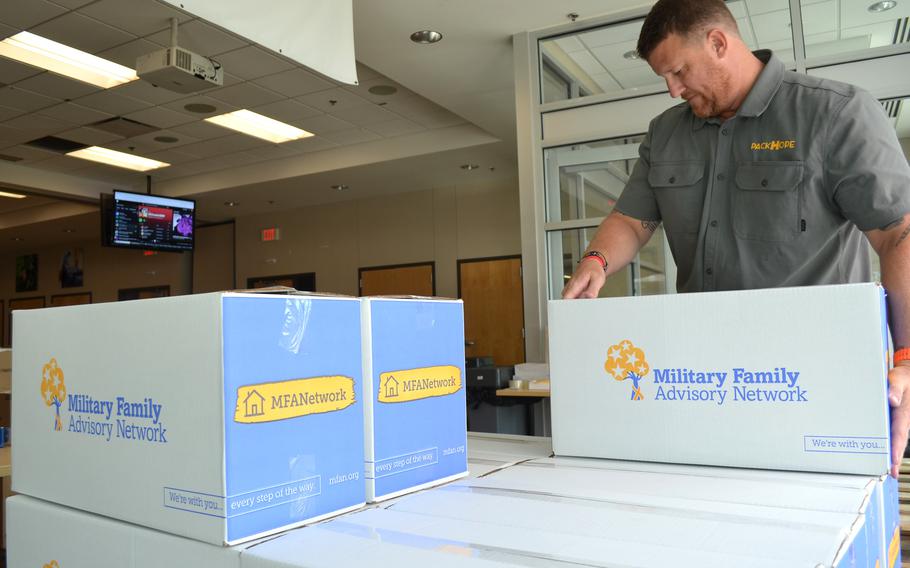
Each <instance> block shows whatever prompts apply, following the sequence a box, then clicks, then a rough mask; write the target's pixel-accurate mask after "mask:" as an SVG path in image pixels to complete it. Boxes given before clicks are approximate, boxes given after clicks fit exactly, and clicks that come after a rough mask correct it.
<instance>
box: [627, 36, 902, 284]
mask: <svg viewBox="0 0 910 568" xmlns="http://www.w3.org/2000/svg"><path fill="white" fill-rule="evenodd" d="M756 56H757V57H759V59H761V60H762V61H763V62H764V63H765V66H764V69H763V71H762V72H761V74H760V76H759V78H758V80H757V81H756V83H755V85H754V86H753V87H752V90H751V91H750V92H749V95H748V96H747V97H746V100H745V101H744V102H743V104H742V106H741V107H740V108H739V110H738V112H737V113H736V115H735V116H733V117H732V118H730V119H728V120H726V121H722V120H719V119H713V118H709V119H702V118H699V117H697V116H695V115H694V114H693V113H692V111H691V109H690V108H689V106H688V103H683V104H680V105H677V106H675V107H673V108H671V109H669V110H667V111H666V112H664V113H662V114H661V115H659V116H658V117H657V118H655V119H654V120H653V121H652V122H651V125H650V128H649V130H648V135H647V136H646V138H645V140H644V142H642V144H641V149H640V159H639V160H638V163H637V164H636V166H635V168H634V170H633V172H632V175H631V177H630V180H629V183H628V184H627V186H626V189H625V190H624V191H623V194H622V195H621V197H620V199H619V201H618V203H617V204H616V209H617V210H618V211H619V212H621V213H623V214H625V215H628V216H630V217H634V218H636V219H641V220H648V221H662V222H663V224H664V230H665V231H666V234H667V238H668V240H669V243H670V249H671V251H672V253H673V257H674V260H675V261H676V264H677V276H678V277H677V289H678V290H679V291H681V292H696V291H710V290H731V289H748V288H769V287H776V286H805V285H814V284H836V283H847V282H861V281H867V280H869V278H870V277H871V275H870V266H869V250H868V244H867V241H866V239H865V236H864V235H863V234H862V233H861V231H868V230H871V229H880V228H884V227H886V226H888V225H890V224H891V223H894V222H895V221H898V220H900V219H901V218H902V217H903V215H904V214H906V213H910V166H908V164H907V159H906V158H905V156H904V154H903V152H902V151H901V149H900V145H899V144H898V141H897V137H896V135H895V133H894V129H893V128H892V127H891V125H890V124H889V123H888V121H887V117H886V116H885V114H884V111H883V109H882V108H881V105H880V104H879V103H878V101H876V100H875V98H874V97H872V96H871V95H870V94H869V93H866V92H865V91H862V90H860V89H858V88H856V87H853V86H851V85H847V84H844V83H838V82H835V81H829V80H825V79H820V78H816V77H810V76H807V75H802V74H798V73H794V72H791V71H787V70H786V69H785V67H784V65H783V63H781V62H780V61H779V60H778V59H776V58H775V57H774V56H773V55H772V54H771V52H769V51H759V52H756Z"/></svg>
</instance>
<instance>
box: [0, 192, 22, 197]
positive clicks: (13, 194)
mask: <svg viewBox="0 0 910 568" xmlns="http://www.w3.org/2000/svg"><path fill="white" fill-rule="evenodd" d="M0 197H12V198H13V199H25V196H24V195H22V194H21V193H10V192H8V191H0Z"/></svg>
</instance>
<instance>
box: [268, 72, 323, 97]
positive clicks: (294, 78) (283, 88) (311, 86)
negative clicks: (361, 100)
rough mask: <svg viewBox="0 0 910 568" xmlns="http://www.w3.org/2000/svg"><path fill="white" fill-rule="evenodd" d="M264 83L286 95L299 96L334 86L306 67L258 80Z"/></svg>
mask: <svg viewBox="0 0 910 568" xmlns="http://www.w3.org/2000/svg"><path fill="white" fill-rule="evenodd" d="M256 83H257V84H258V85H262V86H263V87H266V88H268V89H271V90H273V91H275V92H277V93H281V94H282V95H284V96H286V97H297V96H300V95H305V94H308V93H315V92H317V91H326V90H328V89H331V88H333V85H332V83H330V82H328V81H326V80H325V79H321V78H319V77H317V76H316V75H314V74H312V73H310V72H309V71H305V70H304V69H291V70H290V71H283V72H281V73H276V74H274V75H269V76H267V77H260V78H259V79H257V80H256Z"/></svg>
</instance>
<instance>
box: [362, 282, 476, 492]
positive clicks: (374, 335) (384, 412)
mask: <svg viewBox="0 0 910 568" xmlns="http://www.w3.org/2000/svg"><path fill="white" fill-rule="evenodd" d="M361 309H362V322H363V378H364V406H363V410H364V416H365V419H364V432H365V436H364V437H365V443H366V445H365V452H364V457H365V462H366V468H365V470H366V482H367V483H366V491H367V501H379V500H382V499H388V498H391V497H395V496H397V495H401V494H403V493H407V492H410V491H416V490H418V489H422V488H424V487H429V486H431V485H436V484H439V483H444V482H447V481H450V480H453V479H457V478H459V477H463V476H465V475H467V472H468V466H467V453H466V450H467V447H466V446H467V426H466V410H467V409H466V406H465V404H466V403H465V387H464V304H463V303H462V302H461V300H443V299H434V298H419V297H404V298H398V297H371V298H364V299H363V303H362V306H361Z"/></svg>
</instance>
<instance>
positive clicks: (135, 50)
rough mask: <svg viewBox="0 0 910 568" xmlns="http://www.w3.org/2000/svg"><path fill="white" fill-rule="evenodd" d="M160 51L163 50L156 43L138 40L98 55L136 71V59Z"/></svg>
mask: <svg viewBox="0 0 910 568" xmlns="http://www.w3.org/2000/svg"><path fill="white" fill-rule="evenodd" d="M160 49H163V48H162V47H161V46H160V45H158V44H156V43H152V42H150V41H147V40H144V39H136V40H133V41H129V42H127V43H124V44H121V45H118V46H116V47H112V48H110V49H105V50H104V51H101V52H99V53H97V54H96V55H97V56H98V57H103V58H104V59H107V60H108V61H113V62H114V63H119V64H120V65H124V66H126V67H129V68H130V69H135V68H136V58H138V57H139V56H140V55H146V54H148V53H152V52H153V51H158V50H160Z"/></svg>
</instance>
